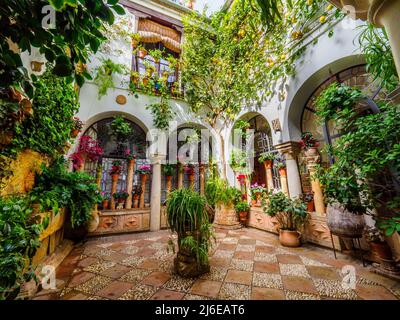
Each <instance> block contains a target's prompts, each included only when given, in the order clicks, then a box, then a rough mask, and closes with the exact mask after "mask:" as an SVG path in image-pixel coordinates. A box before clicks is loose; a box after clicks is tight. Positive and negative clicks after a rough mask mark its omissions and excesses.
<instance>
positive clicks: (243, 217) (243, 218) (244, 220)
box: [239, 211, 249, 226]
mask: <svg viewBox="0 0 400 320" xmlns="http://www.w3.org/2000/svg"><path fill="white" fill-rule="evenodd" d="M248 215H249V213H248V212H247V211H242V212H239V220H240V222H241V223H242V225H244V226H246V225H247V217H248Z"/></svg>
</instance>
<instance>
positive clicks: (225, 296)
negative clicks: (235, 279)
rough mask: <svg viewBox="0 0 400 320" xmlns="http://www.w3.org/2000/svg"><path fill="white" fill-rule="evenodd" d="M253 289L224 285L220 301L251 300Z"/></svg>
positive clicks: (220, 292)
mask: <svg viewBox="0 0 400 320" xmlns="http://www.w3.org/2000/svg"><path fill="white" fill-rule="evenodd" d="M250 288H251V287H250V286H246V285H243V284H235V283H224V284H223V285H222V286H221V290H220V291H219V295H218V299H221V300H249V299H250V294H251V289H250Z"/></svg>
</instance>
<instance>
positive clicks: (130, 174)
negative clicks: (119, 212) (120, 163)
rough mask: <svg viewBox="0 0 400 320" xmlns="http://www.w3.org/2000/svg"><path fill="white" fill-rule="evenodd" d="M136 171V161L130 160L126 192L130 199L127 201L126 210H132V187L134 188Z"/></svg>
mask: <svg viewBox="0 0 400 320" xmlns="http://www.w3.org/2000/svg"><path fill="white" fill-rule="evenodd" d="M134 169H135V160H134V159H132V160H128V172H127V175H126V192H127V193H128V198H127V199H126V205H125V208H126V209H131V208H132V187H133V175H134Z"/></svg>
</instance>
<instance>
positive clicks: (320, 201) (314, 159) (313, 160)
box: [306, 154, 325, 215]
mask: <svg viewBox="0 0 400 320" xmlns="http://www.w3.org/2000/svg"><path fill="white" fill-rule="evenodd" d="M320 160H321V156H320V155H319V154H318V155H313V156H307V157H306V161H307V169H308V172H309V173H310V179H311V189H312V191H313V192H314V205H315V212H316V213H318V214H320V215H323V214H325V203H324V194H323V192H322V188H321V184H320V182H319V180H318V179H316V177H315V173H316V171H317V165H318V163H319V162H320Z"/></svg>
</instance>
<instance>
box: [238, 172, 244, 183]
mask: <svg viewBox="0 0 400 320" xmlns="http://www.w3.org/2000/svg"><path fill="white" fill-rule="evenodd" d="M237 180H238V181H239V183H240V184H245V182H246V175H245V174H239V175H238V177H237Z"/></svg>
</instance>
